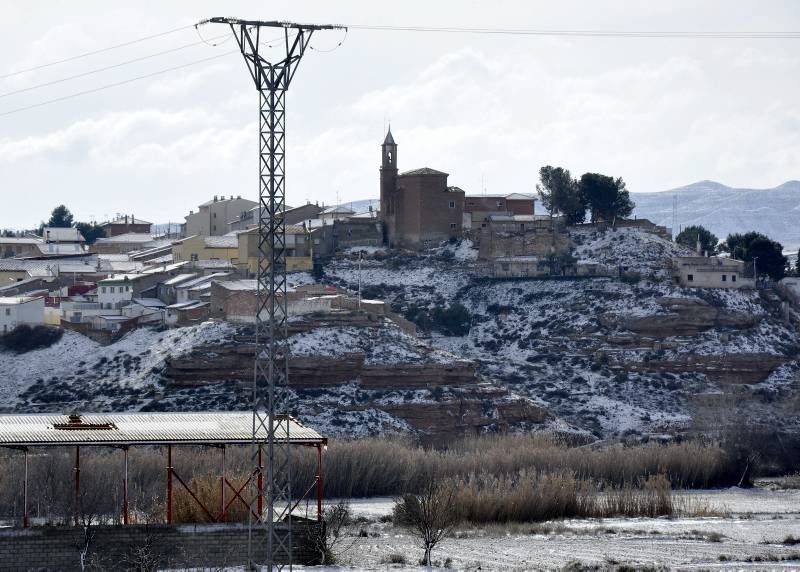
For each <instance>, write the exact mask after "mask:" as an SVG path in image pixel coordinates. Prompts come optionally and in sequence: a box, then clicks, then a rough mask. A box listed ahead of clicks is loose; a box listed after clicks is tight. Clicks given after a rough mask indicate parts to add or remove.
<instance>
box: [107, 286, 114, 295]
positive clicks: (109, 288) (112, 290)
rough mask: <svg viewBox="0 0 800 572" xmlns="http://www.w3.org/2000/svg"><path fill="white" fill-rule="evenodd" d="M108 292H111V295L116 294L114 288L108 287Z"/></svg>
mask: <svg viewBox="0 0 800 572" xmlns="http://www.w3.org/2000/svg"><path fill="white" fill-rule="evenodd" d="M108 291H109V292H110V293H111V294H113V293H114V287H113V286H109V287H108Z"/></svg>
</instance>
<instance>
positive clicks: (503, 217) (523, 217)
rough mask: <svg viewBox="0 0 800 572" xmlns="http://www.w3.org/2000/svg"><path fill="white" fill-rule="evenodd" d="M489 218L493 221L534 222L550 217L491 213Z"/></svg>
mask: <svg viewBox="0 0 800 572" xmlns="http://www.w3.org/2000/svg"><path fill="white" fill-rule="evenodd" d="M488 218H489V220H490V221H492V222H534V221H537V220H546V219H548V218H549V217H547V216H544V215H489V217H488Z"/></svg>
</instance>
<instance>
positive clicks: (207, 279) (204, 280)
mask: <svg viewBox="0 0 800 572" xmlns="http://www.w3.org/2000/svg"><path fill="white" fill-rule="evenodd" d="M227 275H228V274H227V273H225V272H216V273H214V274H209V275H208V276H198V277H197V278H194V279H192V280H188V281H186V282H182V283H181V284H178V286H177V287H178V288H194V287H196V286H199V285H201V284H209V287H210V284H211V281H212V280H213V279H215V278H221V277H223V276H227Z"/></svg>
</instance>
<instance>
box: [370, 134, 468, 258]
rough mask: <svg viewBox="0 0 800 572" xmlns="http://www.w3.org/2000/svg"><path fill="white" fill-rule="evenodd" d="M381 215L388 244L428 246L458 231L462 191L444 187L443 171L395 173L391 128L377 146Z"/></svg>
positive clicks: (396, 245) (460, 227)
mask: <svg viewBox="0 0 800 572" xmlns="http://www.w3.org/2000/svg"><path fill="white" fill-rule="evenodd" d="M381 149H382V160H381V168H380V190H381V218H382V219H383V223H384V225H383V228H384V242H385V243H386V244H387V245H389V246H391V247H401V248H411V249H419V248H429V247H432V246H437V245H438V244H439V243H441V242H442V241H445V240H448V239H449V238H453V237H458V236H460V235H461V231H462V219H463V213H464V191H462V190H461V189H459V188H458V187H448V186H447V177H448V175H447V173H443V172H441V171H437V170H435V169H431V168H429V167H423V168H422V169H414V170H413V171H406V172H405V173H401V174H398V172H397V144H396V143H395V142H394V138H393V137H392V130H391V128H390V129H389V131H388V132H387V133H386V139H385V140H384V142H383V145H382V146H381Z"/></svg>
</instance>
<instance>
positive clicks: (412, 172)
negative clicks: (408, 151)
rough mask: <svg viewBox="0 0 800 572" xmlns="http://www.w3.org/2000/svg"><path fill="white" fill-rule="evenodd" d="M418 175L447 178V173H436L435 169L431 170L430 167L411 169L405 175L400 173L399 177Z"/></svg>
mask: <svg viewBox="0 0 800 572" xmlns="http://www.w3.org/2000/svg"><path fill="white" fill-rule="evenodd" d="M418 175H445V176H447V173H445V172H442V171H437V170H436V169H431V168H430V167H422V168H420V169H412V170H410V171H406V172H405V173H400V176H401V177H406V176H411V177H414V176H418Z"/></svg>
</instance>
